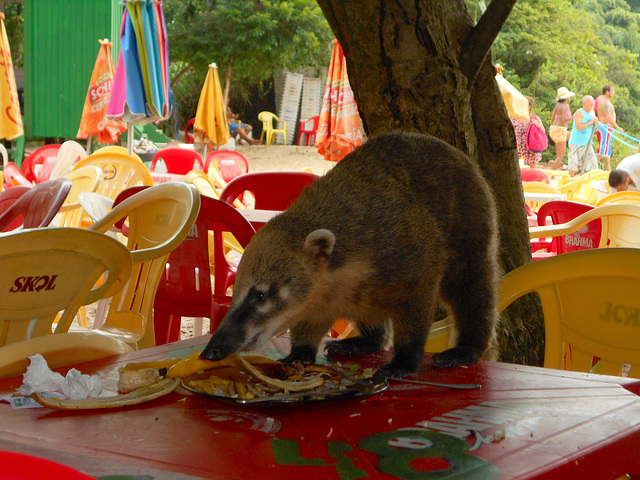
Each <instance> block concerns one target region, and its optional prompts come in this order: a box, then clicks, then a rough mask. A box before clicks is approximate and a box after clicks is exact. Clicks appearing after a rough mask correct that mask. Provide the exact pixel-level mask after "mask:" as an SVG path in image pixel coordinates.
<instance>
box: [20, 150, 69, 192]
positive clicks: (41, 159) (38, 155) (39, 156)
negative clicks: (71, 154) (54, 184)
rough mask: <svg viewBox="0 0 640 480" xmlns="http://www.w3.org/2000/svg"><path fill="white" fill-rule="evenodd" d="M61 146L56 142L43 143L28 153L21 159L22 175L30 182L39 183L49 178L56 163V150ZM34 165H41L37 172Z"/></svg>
mask: <svg viewBox="0 0 640 480" xmlns="http://www.w3.org/2000/svg"><path fill="white" fill-rule="evenodd" d="M61 146H62V145H58V144H51V145H45V146H43V147H40V148H38V149H37V150H36V151H35V152H33V153H31V154H29V155H28V156H27V158H25V159H24V160H23V161H22V166H21V167H20V170H21V171H22V175H24V177H25V178H26V179H27V180H29V181H30V182H37V183H40V182H44V181H47V180H49V177H50V176H51V172H52V171H53V167H54V166H55V164H56V158H57V157H58V150H60V147H61ZM36 165H41V166H42V168H41V169H40V171H39V172H37V173H36Z"/></svg>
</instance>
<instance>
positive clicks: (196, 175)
mask: <svg viewBox="0 0 640 480" xmlns="http://www.w3.org/2000/svg"><path fill="white" fill-rule="evenodd" d="M183 181H184V182H185V183H191V184H192V185H194V186H195V187H196V188H197V189H198V191H199V192H200V195H205V196H207V197H211V198H215V199H216V200H217V199H219V197H220V195H219V194H218V192H216V189H215V187H214V186H213V184H212V183H211V180H209V177H208V176H207V174H206V173H204V172H203V171H202V170H191V171H190V172H189V173H187V174H186V175H185V177H184V180H183ZM221 191H222V189H221Z"/></svg>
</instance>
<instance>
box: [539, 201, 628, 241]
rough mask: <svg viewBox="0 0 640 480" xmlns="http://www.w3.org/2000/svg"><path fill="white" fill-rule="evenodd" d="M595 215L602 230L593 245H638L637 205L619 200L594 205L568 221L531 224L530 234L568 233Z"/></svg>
mask: <svg viewBox="0 0 640 480" xmlns="http://www.w3.org/2000/svg"><path fill="white" fill-rule="evenodd" d="M596 219H600V220H601V222H602V233H601V235H600V241H599V243H598V245H594V246H593V247H594V248H603V247H633V248H640V205H625V204H622V203H620V204H614V205H605V206H603V207H596V208H594V209H593V210H589V211H588V212H586V213H583V214H582V215H580V216H578V217H576V218H574V219H573V220H571V221H569V222H567V223H560V224H557V225H547V226H544V227H531V228H530V229H529V236H530V237H531V238H532V239H533V238H546V237H557V236H563V235H568V234H571V233H573V232H577V231H578V230H580V229H581V228H582V227H584V226H585V225H586V224H588V223H589V222H592V221H593V220H596Z"/></svg>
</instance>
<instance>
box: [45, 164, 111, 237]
mask: <svg viewBox="0 0 640 480" xmlns="http://www.w3.org/2000/svg"><path fill="white" fill-rule="evenodd" d="M62 178H68V179H69V180H71V182H72V185H71V190H70V191H69V195H67V198H66V199H65V201H64V203H63V204H62V206H61V207H60V212H59V213H60V215H59V218H56V220H55V223H56V224H57V225H58V226H59V227H81V226H82V220H83V218H84V216H85V214H86V213H85V211H84V209H83V208H82V205H81V204H80V194H81V193H86V192H95V191H96V190H97V189H98V187H99V186H100V183H101V182H102V170H101V169H100V168H99V167H82V168H78V169H77V170H73V171H71V172H68V173H67V174H66V175H64V177H62Z"/></svg>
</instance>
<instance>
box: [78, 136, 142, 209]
mask: <svg viewBox="0 0 640 480" xmlns="http://www.w3.org/2000/svg"><path fill="white" fill-rule="evenodd" d="M116 148H121V147H110V149H107V148H103V149H100V150H98V151H97V152H96V153H93V154H91V155H89V156H88V157H86V158H83V159H82V160H80V161H79V162H78V163H76V165H75V167H74V170H75V169H78V168H82V167H88V166H96V167H99V168H100V169H102V175H103V178H102V182H101V183H100V186H99V187H98V190H96V192H97V193H99V194H101V195H104V196H105V197H109V198H112V199H115V198H116V196H117V195H118V194H119V193H120V192H121V191H122V190H124V189H125V188H127V187H132V186H133V185H148V186H150V185H153V178H151V173H150V172H149V170H148V169H147V167H146V166H145V165H144V163H142V160H140V157H137V158H136V157H135V156H133V155H127V154H126V153H123V152H122V151H121V150H117V149H116Z"/></svg>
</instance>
